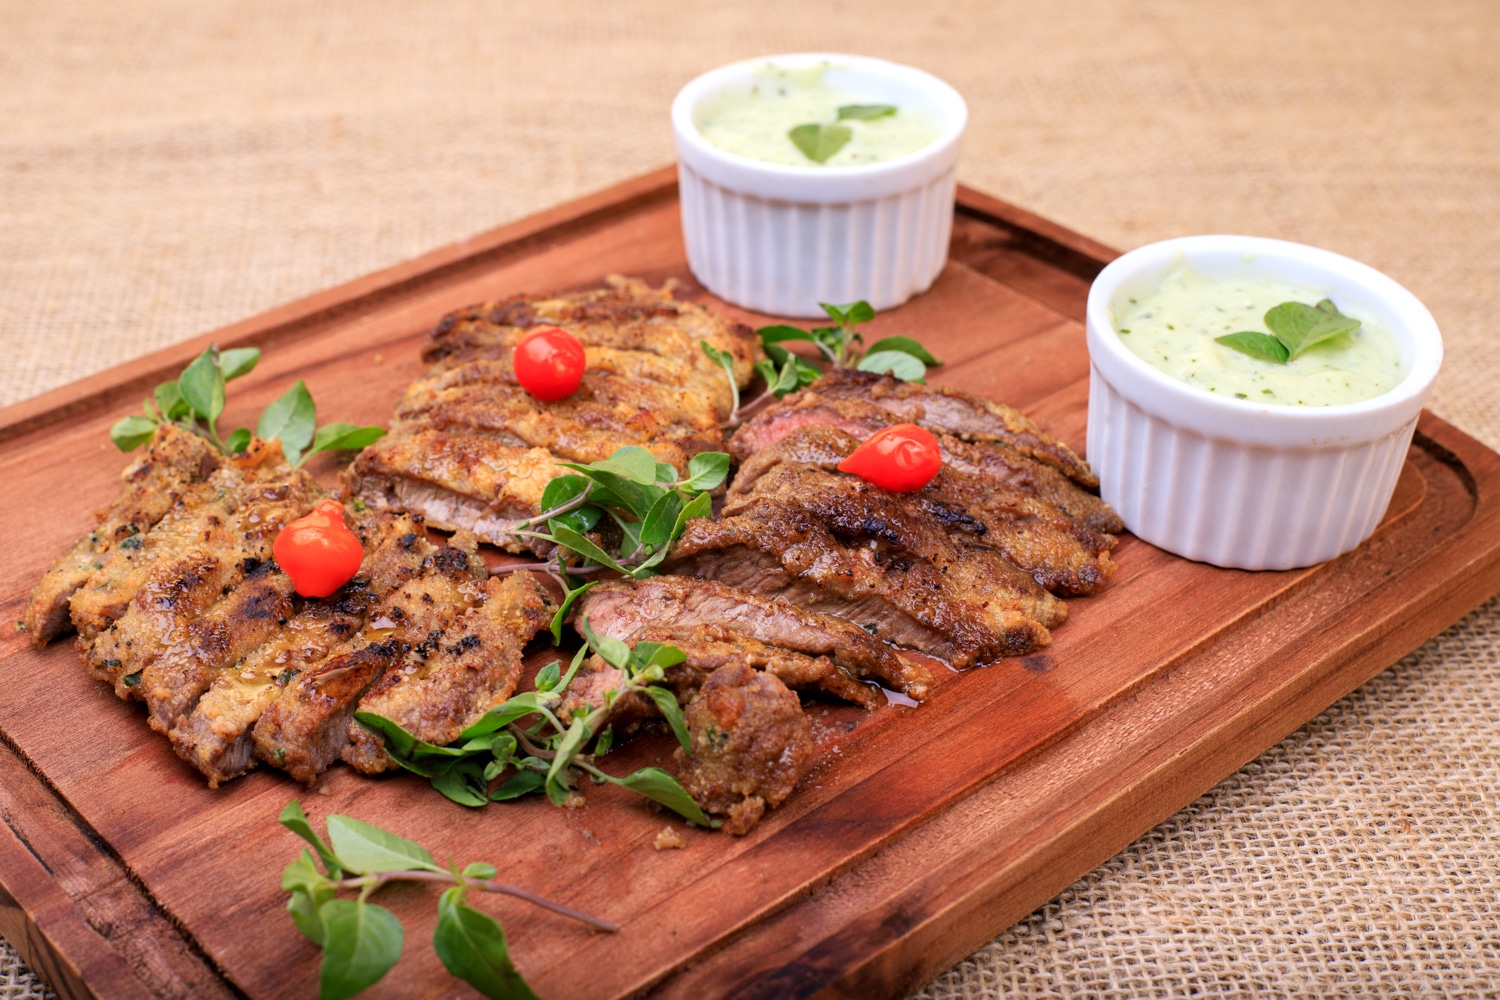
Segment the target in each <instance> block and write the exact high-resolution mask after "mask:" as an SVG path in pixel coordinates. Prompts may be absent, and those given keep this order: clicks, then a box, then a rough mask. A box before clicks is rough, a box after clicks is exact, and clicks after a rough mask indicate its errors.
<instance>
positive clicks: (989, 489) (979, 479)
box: [725, 424, 1115, 594]
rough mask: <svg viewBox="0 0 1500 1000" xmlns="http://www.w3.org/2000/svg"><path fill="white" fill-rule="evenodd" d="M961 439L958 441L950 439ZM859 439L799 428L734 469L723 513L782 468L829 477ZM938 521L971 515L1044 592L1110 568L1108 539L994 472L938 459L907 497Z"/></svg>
mask: <svg viewBox="0 0 1500 1000" xmlns="http://www.w3.org/2000/svg"><path fill="white" fill-rule="evenodd" d="M954 443H957V444H962V442H954ZM859 444H860V439H859V438H858V437H855V436H854V435H851V434H848V433H846V432H845V431H843V430H841V429H839V428H838V427H835V426H832V425H829V424H809V425H807V426H804V427H799V428H797V429H796V430H794V431H792V432H790V433H789V434H787V435H786V436H785V437H782V438H781V439H780V440H778V441H776V442H775V443H774V444H772V445H771V446H770V447H768V448H766V449H765V450H764V451H760V452H757V453H756V454H754V455H752V456H751V457H750V458H749V459H748V460H746V462H745V463H744V464H743V465H742V466H740V471H739V473H738V474H737V475H736V476H735V478H734V482H733V484H732V485H731V487H730V489H729V495H728V504H727V505H726V507H725V510H726V511H731V512H732V510H733V509H735V508H736V507H737V505H738V504H740V503H741V502H742V501H743V500H744V499H745V498H747V497H751V496H753V495H754V494H755V491H756V484H757V483H759V482H760V481H761V480H762V478H763V477H764V476H766V475H767V474H768V473H770V472H772V471H773V470H776V469H778V468H780V467H782V466H786V465H795V464H804V465H812V466H816V467H817V468H819V469H821V470H823V471H824V472H827V473H830V474H837V472H836V470H837V468H838V466H839V463H841V462H842V461H843V460H844V459H846V458H848V457H849V455H850V454H851V453H853V451H854V450H855V449H856V448H857V447H859ZM912 497H913V499H914V500H915V501H917V502H920V503H922V504H924V505H925V506H926V507H927V509H928V510H929V511H930V513H931V514H932V516H933V517H934V518H936V519H938V520H939V521H940V522H944V523H951V522H952V521H953V520H954V517H955V514H954V512H955V511H964V512H968V513H971V514H972V515H973V516H974V517H975V518H976V519H978V520H979V521H981V522H982V523H983V525H984V528H985V530H984V531H983V532H982V533H976V534H975V537H976V538H977V540H979V541H981V542H982V543H983V544H985V545H988V546H990V547H992V548H994V549H996V550H998V551H999V552H1000V553H1001V554H1002V555H1004V556H1005V557H1006V559H1008V560H1009V561H1010V562H1012V563H1014V564H1015V565H1017V566H1019V567H1020V568H1021V569H1023V570H1025V571H1026V572H1027V573H1029V574H1031V576H1032V578H1033V579H1034V580H1036V582H1037V583H1038V584H1040V585H1042V586H1044V587H1046V588H1048V589H1050V590H1054V591H1059V592H1061V593H1067V594H1089V593H1093V592H1094V591H1095V590H1097V589H1098V588H1099V587H1100V586H1102V585H1103V584H1104V581H1105V580H1106V579H1107V578H1108V576H1109V574H1110V573H1111V572H1113V570H1114V563H1113V562H1112V561H1111V560H1110V558H1109V550H1110V549H1111V548H1113V547H1114V544H1115V539H1114V537H1113V536H1111V535H1107V534H1102V533H1100V532H1096V531H1094V530H1092V529H1091V528H1089V527H1088V526H1087V525H1085V524H1083V523H1080V522H1079V521H1077V520H1074V519H1073V518H1070V517H1068V516H1067V515H1066V514H1064V513H1063V512H1062V511H1059V510H1058V509H1057V508H1055V507H1053V506H1051V505H1050V504H1048V503H1045V502H1044V501H1042V500H1039V499H1037V498H1036V497H1034V496H1029V495H1027V494H1025V493H1023V492H1021V491H1019V490H1014V489H1009V488H1007V487H1006V486H1005V485H1004V484H1003V483H1000V482H998V481H997V480H996V479H995V478H994V477H991V476H987V475H984V474H983V473H975V472H970V471H963V470H960V469H957V468H955V467H954V465H953V464H952V463H951V462H947V461H945V462H944V464H943V468H942V469H941V470H940V471H939V473H938V474H937V475H936V476H935V477H934V478H933V480H932V482H930V483H929V484H928V485H927V486H926V487H924V488H923V489H921V490H919V491H917V492H916V493H914V494H912Z"/></svg>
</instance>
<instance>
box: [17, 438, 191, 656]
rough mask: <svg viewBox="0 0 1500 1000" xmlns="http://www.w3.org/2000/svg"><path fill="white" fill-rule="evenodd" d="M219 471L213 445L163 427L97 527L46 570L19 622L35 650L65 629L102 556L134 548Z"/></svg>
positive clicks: (127, 475) (129, 472)
mask: <svg viewBox="0 0 1500 1000" xmlns="http://www.w3.org/2000/svg"><path fill="white" fill-rule="evenodd" d="M218 467H219V456H218V453H217V452H215V451H214V449H213V447H212V446H211V445H210V444H209V443H208V442H207V441H205V440H204V439H203V438H201V437H199V436H198V435H197V434H193V433H190V432H188V431H185V430H183V429H182V428H180V427H178V426H176V425H175V424H162V425H160V426H159V427H157V429H156V433H155V434H154V435H152V438H151V440H150V442H149V443H148V444H147V445H146V448H145V450H144V451H143V452H142V453H141V455H140V457H139V458H137V459H136V460H135V461H134V462H132V463H131V465H130V467H129V468H127V469H126V470H125V472H124V475H123V476H122V478H123V479H124V489H123V490H121V492H120V495H119V496H118V497H116V498H115V500H114V502H113V503H111V504H110V505H109V507H108V508H106V509H105V510H103V511H101V512H100V515H99V524H98V526H97V527H96V528H95V529H94V530H93V531H92V532H90V533H89V534H87V535H85V536H83V537H82V538H80V539H79V540H78V541H77V542H75V543H73V547H72V548H70V549H69V550H68V551H67V553H66V554H65V555H64V556H63V557H62V558H61V559H59V560H58V561H57V562H56V563H55V564H53V566H52V568H51V569H49V570H48V571H47V572H46V573H45V574H44V575H43V576H42V579H41V581H40V582H39V583H38V584H37V586H36V589H35V590H34V591H33V592H32V595H31V601H30V603H29V604H27V606H26V611H25V614H24V617H23V621H24V623H25V625H26V631H27V634H29V635H30V636H31V641H32V642H34V643H35V644H36V645H37V646H38V647H41V646H45V645H46V644H47V643H48V642H49V641H50V640H52V639H54V638H56V637H57V636H59V635H61V634H63V633H64V632H66V631H69V630H70V628H71V622H70V621H69V618H68V600H69V598H71V597H72V596H73V593H74V592H75V591H76V590H78V588H80V587H82V586H83V585H84V584H85V583H86V582H87V581H88V579H89V577H90V576H91V575H92V574H93V572H94V571H95V570H97V569H101V568H102V567H103V559H104V556H105V555H107V554H108V553H109V552H110V551H111V550H113V549H114V548H115V547H116V546H119V545H122V544H124V545H130V547H131V548H136V547H138V546H139V545H140V542H139V541H135V542H133V543H132V542H131V540H132V539H139V538H140V536H141V535H144V534H145V533H146V532H147V531H149V530H151V528H152V527H154V526H155V525H156V523H157V522H158V521H160V520H161V519H162V517H164V516H165V515H166V514H167V512H168V511H170V510H171V509H172V508H173V506H174V505H176V504H177V503H178V502H179V501H181V500H183V499H184V498H185V497H187V496H188V495H189V491H190V489H191V487H193V486H194V485H196V484H201V483H202V482H203V481H204V480H205V479H207V478H208V476H209V474H210V473H212V472H213V471H214V470H215V469H217V468H218Z"/></svg>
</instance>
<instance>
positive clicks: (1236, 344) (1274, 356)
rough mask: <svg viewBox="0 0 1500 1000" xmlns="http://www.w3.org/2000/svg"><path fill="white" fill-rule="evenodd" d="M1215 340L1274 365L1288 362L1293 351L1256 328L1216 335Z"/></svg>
mask: <svg viewBox="0 0 1500 1000" xmlns="http://www.w3.org/2000/svg"><path fill="white" fill-rule="evenodd" d="M1277 308H1280V306H1278V307H1277ZM1214 342H1215V343H1219V344H1223V345H1224V346H1225V347H1232V348H1234V349H1235V350H1236V351H1239V352H1240V353H1241V354H1248V355H1250V357H1252V358H1254V359H1255V360H1257V361H1269V362H1271V363H1272V364H1274V365H1284V364H1286V362H1287V358H1288V357H1290V353H1291V352H1289V351H1288V350H1287V349H1286V347H1285V346H1284V345H1283V344H1282V343H1281V341H1279V340H1277V339H1276V338H1275V337H1272V336H1270V335H1268V334H1264V333H1256V332H1255V331H1254V330H1241V331H1240V332H1239V333H1229V334H1225V335H1224V336H1222V337H1215V338H1214Z"/></svg>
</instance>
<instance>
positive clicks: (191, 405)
mask: <svg viewBox="0 0 1500 1000" xmlns="http://www.w3.org/2000/svg"><path fill="white" fill-rule="evenodd" d="M258 361H260V350H259V349H258V348H255V347H235V348H231V349H229V350H227V351H220V350H219V349H218V347H217V346H216V345H214V344H210V345H208V349H207V350H205V351H204V352H203V353H202V354H200V355H198V356H197V357H196V358H194V359H193V361H192V363H191V364H189V365H188V366H187V367H186V368H184V369H183V371H182V374H181V375H179V376H178V377H177V378H176V379H174V380H173V381H171V382H163V383H162V384H161V385H159V386H157V387H156V390H155V391H154V392H153V393H152V394H151V396H150V398H148V399H147V400H146V402H145V403H144V405H143V406H142V408H141V410H142V412H141V414H140V415H133V416H129V417H125V418H124V419H122V420H120V421H118V422H117V423H116V424H115V425H114V426H113V427H111V428H110V431H109V436H110V440H112V441H114V443H115V447H117V448H119V449H120V450H121V451H134V450H135V449H136V448H139V447H140V446H141V445H143V444H145V443H146V442H147V441H149V440H151V435H153V434H155V433H156V428H157V427H158V426H160V425H161V424H163V423H173V424H177V425H178V426H179V427H182V428H183V429H184V430H188V431H192V432H193V433H194V434H198V435H200V436H202V437H205V438H207V439H208V440H209V441H211V442H213V444H214V446H215V447H216V448H218V449H219V450H220V451H222V452H224V453H226V454H231V455H232V454H235V453H237V452H242V451H244V450H245V449H246V448H248V447H249V446H250V437H251V434H250V429H249V428H247V427H240V428H238V429H236V430H234V431H231V432H230V433H229V434H227V435H224V436H222V437H221V436H220V435H219V417H220V416H221V415H222V414H223V412H224V404H225V400H226V398H227V393H226V386H227V384H228V383H229V382H230V381H231V380H233V379H237V378H239V377H240V376H241V375H248V374H249V373H250V371H251V370H252V369H253V368H254V367H255V365H256V363H257V362H258ZM317 423H318V410H317V406H316V405H315V404H314V403H313V398H312V394H311V393H309V392H308V391H307V384H306V383H305V382H303V381H302V380H301V379H298V380H297V383H296V384H295V385H293V386H292V387H291V388H290V389H288V390H287V391H286V392H285V393H283V394H282V396H281V398H279V399H277V400H276V401H275V402H274V403H272V404H271V405H270V406H268V407H266V408H265V411H264V412H262V413H261V415H260V420H259V422H258V423H257V424H256V426H255V435H256V436H257V437H259V438H261V439H262V440H265V441H269V440H271V439H272V438H276V439H278V440H279V441H280V442H281V450H282V453H283V454H284V455H286V460H287V461H288V462H290V463H292V464H293V465H297V466H300V465H301V464H302V463H303V462H305V461H307V459H308V457H309V456H311V455H315V454H317V453H318V452H320V451H355V450H358V449H360V448H363V447H365V445H368V444H371V443H373V442H374V441H376V440H378V439H379V438H380V437H382V436H383V435H384V434H385V430H384V429H383V428H380V427H358V426H356V425H354V424H347V423H332V424H324V425H323V426H322V427H318V426H317Z"/></svg>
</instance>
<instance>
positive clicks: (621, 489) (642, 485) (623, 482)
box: [558, 453, 664, 517]
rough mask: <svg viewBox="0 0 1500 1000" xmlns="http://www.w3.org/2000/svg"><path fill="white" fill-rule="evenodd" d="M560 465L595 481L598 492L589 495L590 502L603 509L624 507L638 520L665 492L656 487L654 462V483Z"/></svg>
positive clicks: (582, 466)
mask: <svg viewBox="0 0 1500 1000" xmlns="http://www.w3.org/2000/svg"><path fill="white" fill-rule="evenodd" d="M648 454H649V453H648ZM558 464H559V465H561V466H563V467H565V468H569V469H576V470H578V471H580V472H582V473H583V474H584V475H585V476H588V477H589V478H590V479H592V480H593V481H594V483H595V486H594V490H593V492H592V493H590V494H589V499H590V501H592V502H593V503H594V504H596V505H598V506H601V507H623V508H624V509H626V510H628V511H630V513H632V514H634V515H635V516H636V517H645V516H646V511H648V510H650V509H651V505H652V504H654V503H656V501H657V500H658V499H659V498H660V497H661V495H662V493H663V492H664V491H663V490H662V488H661V487H660V486H657V485H656V482H655V479H656V464H655V463H654V462H653V463H652V466H651V480H650V481H648V482H637V481H636V480H634V479H629V478H627V477H625V476H621V475H619V474H617V473H615V472H613V471H611V470H609V469H596V468H593V467H591V466H586V465H574V464H573V463H571V462H559V463H558Z"/></svg>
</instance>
